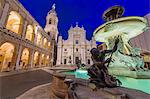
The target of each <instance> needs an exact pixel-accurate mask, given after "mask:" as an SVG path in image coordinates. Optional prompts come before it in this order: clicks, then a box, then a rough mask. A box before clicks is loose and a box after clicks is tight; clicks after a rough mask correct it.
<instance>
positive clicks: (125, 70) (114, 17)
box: [94, 6, 150, 78]
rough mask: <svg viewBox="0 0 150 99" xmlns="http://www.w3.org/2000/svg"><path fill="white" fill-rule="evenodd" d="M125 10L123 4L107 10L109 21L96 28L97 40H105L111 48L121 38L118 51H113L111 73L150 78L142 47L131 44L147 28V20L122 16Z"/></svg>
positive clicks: (106, 15) (104, 15) (106, 17)
mask: <svg viewBox="0 0 150 99" xmlns="http://www.w3.org/2000/svg"><path fill="white" fill-rule="evenodd" d="M123 12H124V8H123V7H121V6H113V7H111V8H109V9H108V10H106V11H105V13H104V14H103V19H104V20H106V21H108V22H106V23H105V24H103V25H101V26H99V27H98V28H97V29H96V30H95V32H94V37H95V40H96V41H99V42H104V43H105V44H106V46H107V49H108V50H109V49H112V48H113V46H114V43H115V39H116V38H119V44H118V48H117V51H116V52H114V53H113V55H112V62H110V64H109V71H110V73H112V74H114V75H122V76H130V77H134V78H150V75H149V73H147V70H146V69H144V61H143V59H142V57H141V56H140V52H141V50H140V48H134V47H132V45H131V44H130V40H131V39H132V38H134V37H136V36H138V35H139V34H141V33H143V32H145V31H146V30H147V26H148V23H147V20H146V19H145V18H144V17H137V16H131V17H121V16H122V15H123ZM108 57H109V55H108ZM118 71H119V72H118Z"/></svg>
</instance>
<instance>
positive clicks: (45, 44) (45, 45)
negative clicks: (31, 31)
mask: <svg viewBox="0 0 150 99" xmlns="http://www.w3.org/2000/svg"><path fill="white" fill-rule="evenodd" d="M46 47H47V39H46V38H44V48H46Z"/></svg>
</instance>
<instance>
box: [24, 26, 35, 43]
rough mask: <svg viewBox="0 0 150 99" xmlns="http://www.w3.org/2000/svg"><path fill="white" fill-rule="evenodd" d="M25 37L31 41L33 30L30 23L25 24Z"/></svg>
mask: <svg viewBox="0 0 150 99" xmlns="http://www.w3.org/2000/svg"><path fill="white" fill-rule="evenodd" d="M26 39H28V40H30V41H33V39H34V31H33V26H32V25H28V26H27V31H26Z"/></svg>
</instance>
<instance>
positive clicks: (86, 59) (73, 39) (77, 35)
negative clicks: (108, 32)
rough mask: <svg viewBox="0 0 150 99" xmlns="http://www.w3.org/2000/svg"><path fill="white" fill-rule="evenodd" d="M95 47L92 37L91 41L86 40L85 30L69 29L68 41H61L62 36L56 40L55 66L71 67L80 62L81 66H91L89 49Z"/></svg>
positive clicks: (81, 28)
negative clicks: (64, 65)
mask: <svg viewBox="0 0 150 99" xmlns="http://www.w3.org/2000/svg"><path fill="white" fill-rule="evenodd" d="M94 47H96V41H95V40H94V38H93V37H92V40H91V41H88V40H86V30H85V29H84V27H83V26H82V27H79V26H78V24H76V26H75V27H72V26H71V27H70V29H69V30H68V39H67V40H63V39H62V36H59V38H58V48H57V65H60V64H66V65H72V64H76V63H77V62H78V61H81V63H82V64H85V65H91V64H92V60H91V54H90V50H91V48H94Z"/></svg>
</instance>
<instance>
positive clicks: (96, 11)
mask: <svg viewBox="0 0 150 99" xmlns="http://www.w3.org/2000/svg"><path fill="white" fill-rule="evenodd" d="M19 1H20V2H21V3H22V5H23V6H24V7H25V8H26V9H27V10H28V11H29V12H30V13H31V15H32V16H33V17H34V18H35V19H36V20H37V21H38V22H39V24H40V25H41V26H42V27H43V28H44V26H45V22H46V15H47V13H48V12H49V10H50V9H51V6H52V5H53V3H55V4H56V12H57V15H58V19H59V23H58V29H59V33H61V34H62V36H63V38H64V39H67V38H68V29H69V28H70V26H71V24H72V25H73V26H75V24H76V22H78V24H79V26H82V25H83V26H84V28H85V30H86V31H87V36H86V37H87V39H88V40H90V39H91V37H92V35H93V32H94V30H95V29H96V28H97V27H98V26H99V25H101V24H103V23H104V21H103V20H102V14H103V12H104V11H105V10H106V9H107V8H109V7H110V6H114V5H121V6H123V7H124V8H125V13H124V16H144V15H146V14H148V13H149V12H150V0H19Z"/></svg>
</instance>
